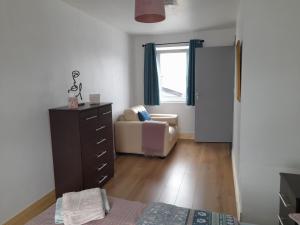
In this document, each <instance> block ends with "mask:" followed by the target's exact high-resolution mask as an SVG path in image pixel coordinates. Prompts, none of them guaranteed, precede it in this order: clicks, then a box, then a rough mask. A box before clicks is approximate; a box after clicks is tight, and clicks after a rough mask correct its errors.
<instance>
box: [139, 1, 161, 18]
mask: <svg viewBox="0 0 300 225" xmlns="http://www.w3.org/2000/svg"><path fill="white" fill-rule="evenodd" d="M165 18H166V14H165V5H164V0H135V20H136V21H138V22H141V23H157V22H161V21H163V20H164V19H165Z"/></svg>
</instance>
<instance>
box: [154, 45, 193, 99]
mask: <svg viewBox="0 0 300 225" xmlns="http://www.w3.org/2000/svg"><path fill="white" fill-rule="evenodd" d="M156 50H157V63H158V70H159V71H158V74H159V85H160V101H161V102H186V87H187V86H186V83H187V70H188V51H189V47H188V46H178V47H157V48H156Z"/></svg>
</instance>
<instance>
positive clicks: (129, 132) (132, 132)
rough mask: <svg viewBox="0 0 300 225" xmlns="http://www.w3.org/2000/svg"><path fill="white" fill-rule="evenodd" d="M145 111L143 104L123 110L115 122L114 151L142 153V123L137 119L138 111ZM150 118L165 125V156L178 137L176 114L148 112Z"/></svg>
mask: <svg viewBox="0 0 300 225" xmlns="http://www.w3.org/2000/svg"><path fill="white" fill-rule="evenodd" d="M140 111H146V109H145V107H144V106H135V107H132V108H130V109H127V110H125V111H124V113H123V115H121V116H120V117H119V118H118V120H117V121H116V122H115V147H116V152H122V153H133V154H144V152H143V150H142V148H143V143H142V142H143V138H142V132H143V123H144V122H142V121H139V119H138V112H140ZM150 116H151V119H152V120H155V121H160V122H161V124H162V126H165V129H164V137H163V140H164V141H163V142H164V143H163V152H162V155H160V156H161V157H165V156H167V155H168V154H169V152H170V151H171V150H172V148H173V146H174V145H175V143H176V142H177V139H178V116H177V115H176V114H150Z"/></svg>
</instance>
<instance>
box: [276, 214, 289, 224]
mask: <svg viewBox="0 0 300 225" xmlns="http://www.w3.org/2000/svg"><path fill="white" fill-rule="evenodd" d="M277 217H278V221H279V223H280V224H281V225H284V222H283V221H284V220H287V218H281V217H280V216H279V215H278V216H277Z"/></svg>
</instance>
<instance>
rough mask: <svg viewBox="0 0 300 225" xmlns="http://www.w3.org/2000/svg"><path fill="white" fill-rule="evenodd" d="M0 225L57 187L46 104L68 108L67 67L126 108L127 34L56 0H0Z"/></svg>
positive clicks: (86, 86)
mask: <svg viewBox="0 0 300 225" xmlns="http://www.w3.org/2000/svg"><path fill="white" fill-rule="evenodd" d="M0 33H1V35H0V68H1V71H0V77H1V80H0V99H1V101H0V102H1V110H0V120H1V121H0V124H1V125H0V143H1V149H0V183H1V184H0V224H2V223H4V221H6V220H7V219H9V218H10V217H12V216H14V215H15V214H17V213H18V212H20V211H21V210H22V209H24V208H25V207H27V206H28V205H30V204H31V203H33V202H35V201H37V200H38V199H40V198H41V197H42V196H44V195H45V194H47V193H48V192H50V191H52V190H53V189H54V180H53V166H52V153H51V143H50V133H49V120H48V109H49V108H51V107H56V106H61V105H65V104H66V101H67V93H66V91H67V89H68V88H69V87H70V86H71V84H72V80H71V71H72V70H74V69H78V70H80V72H81V76H80V80H81V82H82V83H83V96H84V100H85V101H86V100H87V99H88V94H89V93H92V92H99V93H101V99H102V100H103V101H109V102H113V103H114V104H113V112H114V116H116V115H118V114H120V113H121V112H122V111H123V110H124V108H127V107H128V106H129V105H131V99H130V90H131V82H130V79H131V77H130V74H131V71H130V63H131V62H130V61H129V59H130V53H129V50H130V38H129V36H128V35H127V34H125V33H123V32H121V31H119V30H116V29H114V28H112V27H110V26H108V25H106V24H104V23H100V22H98V21H96V20H95V19H93V18H92V17H89V16H87V15H85V14H83V13H81V12H80V11H78V10H76V9H75V8H72V7H71V6H69V5H67V4H66V3H64V2H61V1H60V0H51V1H49V0H26V1H18V0H1V1H0Z"/></svg>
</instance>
